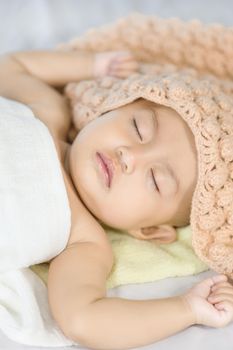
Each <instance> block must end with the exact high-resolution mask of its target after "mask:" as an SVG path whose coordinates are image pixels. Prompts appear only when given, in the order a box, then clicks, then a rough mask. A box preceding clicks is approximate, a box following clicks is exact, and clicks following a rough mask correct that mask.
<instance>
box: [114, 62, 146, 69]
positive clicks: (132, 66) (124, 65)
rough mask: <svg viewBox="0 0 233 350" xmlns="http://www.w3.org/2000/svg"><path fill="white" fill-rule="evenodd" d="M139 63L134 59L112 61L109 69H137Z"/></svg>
mask: <svg viewBox="0 0 233 350" xmlns="http://www.w3.org/2000/svg"><path fill="white" fill-rule="evenodd" d="M138 68H139V64H138V63H137V62H136V61H131V62H117V63H116V62H114V63H112V64H111V65H110V67H109V69H110V70H121V69H133V70H134V69H138Z"/></svg>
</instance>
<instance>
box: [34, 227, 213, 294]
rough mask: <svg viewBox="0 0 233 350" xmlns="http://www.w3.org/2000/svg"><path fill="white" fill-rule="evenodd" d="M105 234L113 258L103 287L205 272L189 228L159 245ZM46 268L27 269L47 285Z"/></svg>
mask: <svg viewBox="0 0 233 350" xmlns="http://www.w3.org/2000/svg"><path fill="white" fill-rule="evenodd" d="M107 234H108V235H109V239H110V241H111V243H112V248H113V252H114V256H115V263H114V265H113V268H112V271H111V273H110V275H109V278H108V280H107V288H113V287H116V286H119V285H122V284H130V283H144V282H153V281H156V280H160V279H163V278H167V277H176V276H187V275H194V274H197V273H200V272H202V271H205V270H208V267H207V266H206V265H205V264H204V263H203V262H201V260H199V259H198V257H197V256H196V255H195V253H194V251H193V248H192V246H191V229H190V226H187V227H185V228H182V229H179V230H177V237H178V239H177V241H176V242H174V243H171V244H161V245H156V244H155V243H151V242H150V241H141V240H137V239H135V238H133V237H131V236H129V235H128V234H125V233H122V232H119V231H113V230H107ZM48 267H49V265H48V264H47V263H44V264H39V265H34V266H31V269H32V270H33V271H34V272H35V273H36V274H37V275H38V276H39V277H40V278H41V279H42V280H43V281H44V282H45V283H47V275H48Z"/></svg>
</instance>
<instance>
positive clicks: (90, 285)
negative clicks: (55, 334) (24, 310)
mask: <svg viewBox="0 0 233 350" xmlns="http://www.w3.org/2000/svg"><path fill="white" fill-rule="evenodd" d="M99 230H100V231H99V232H95V234H94V235H93V237H98V240H95V241H89V242H80V243H74V244H72V245H70V246H69V247H68V248H66V249H65V250H64V251H63V252H62V253H61V254H60V255H59V256H58V257H56V258H55V259H54V260H53V261H52V262H51V264H50V268H49V277H48V291H49V302H50V307H51V310H52V313H53V316H54V318H55V320H56V321H57V323H58V325H59V326H60V328H61V329H62V330H63V332H64V334H65V335H66V336H67V337H69V338H71V339H73V340H74V341H75V342H77V343H79V344H82V345H83V346H86V347H90V348H93V349H101V350H104V349H108V350H110V349H126V348H135V347H139V346H142V345H146V344H150V343H153V342H155V341H158V340H159V339H163V338H165V337H168V336H170V335H172V334H174V333H176V332H179V331H181V330H183V329H185V328H187V327H189V326H190V325H192V324H193V323H194V316H193V313H192V312H191V309H190V307H189V305H188V304H186V301H185V300H184V299H183V298H181V297H179V296H178V297H171V298H166V299H160V300H127V299H122V298H116V297H114V298H112V297H111V298H107V297H106V287H105V285H106V279H107V276H108V274H109V273H110V270H111V268H112V264H113V255H112V250H111V247H110V245H109V243H108V242H107V239H106V234H105V232H104V230H103V231H101V228H100V229H99ZM100 237H102V238H101V239H100Z"/></svg>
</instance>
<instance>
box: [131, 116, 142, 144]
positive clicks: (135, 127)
mask: <svg viewBox="0 0 233 350" xmlns="http://www.w3.org/2000/svg"><path fill="white" fill-rule="evenodd" d="M132 123H133V126H134V129H135V130H136V133H137V135H138V136H139V138H140V140H141V141H142V135H141V134H140V131H139V129H138V125H137V122H136V119H135V118H133V120H132Z"/></svg>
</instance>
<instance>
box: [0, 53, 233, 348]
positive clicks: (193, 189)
mask: <svg viewBox="0 0 233 350" xmlns="http://www.w3.org/2000/svg"><path fill="white" fill-rule="evenodd" d="M138 70H139V64H138V61H137V60H136V59H135V56H134V55H133V54H131V53H130V52H129V51H119V50H113V51H111V52H109V51H106V52H104V51H103V52H101V53H91V52H90V51H84V50H80V51H79V50H74V51H57V52H56V51H50V52H49V51H37V52H17V53H13V54H9V55H5V56H4V57H2V58H1V61H0V76H1V81H0V95H1V96H3V97H4V98H7V99H9V100H8V101H7V102H6V103H7V104H9V106H10V105H11V103H14V102H12V101H11V100H15V101H18V102H20V103H22V104H24V105H26V106H28V107H29V108H30V110H31V111H32V112H33V114H34V115H35V117H36V118H38V119H39V120H40V121H41V122H42V123H43V124H44V125H45V126H46V129H47V130H49V134H50V138H51V140H52V142H53V144H54V146H55V150H56V155H57V158H58V161H59V162H58V163H59V168H60V171H61V172H62V177H63V181H64V187H65V190H66V193H67V198H68V202H69V207H70V213H71V219H70V220H71V222H70V230H69V232H64V236H65V237H66V244H65V246H64V249H63V250H62V251H61V252H60V253H59V254H57V255H56V254H54V255H55V256H52V257H51V259H50V267H49V275H48V295H49V305H50V309H51V312H52V314H53V317H54V319H55V321H56V322H57V324H58V326H59V327H60V329H61V330H62V332H63V333H64V335H65V336H66V337H67V338H69V339H71V340H72V341H74V343H77V344H81V345H84V346H86V347H89V348H93V349H126V348H135V347H139V346H143V345H146V344H150V343H153V342H156V341H158V340H160V339H163V338H165V337H168V336H170V335H172V334H175V333H177V332H179V331H181V330H183V329H185V328H187V327H189V326H191V325H194V324H199V325H205V326H209V327H215V328H219V327H223V326H226V325H227V324H229V323H230V322H232V320H233V286H232V285H231V283H230V282H229V281H228V278H232V277H233V272H232V264H230V262H231V260H230V258H229V259H228V258H227V257H228V256H230V254H231V249H232V241H231V239H232V237H231V235H230V234H229V232H231V233H232V232H233V231H232V227H233V223H232V198H229V193H230V194H232V192H231V190H232V171H233V168H232V162H233V154H232V148H230V146H232V130H233V129H232V127H233V116H232V109H231V110H230V109H229V108H228V107H229V103H231V104H232V100H231V101H230V102H229V100H230V99H229V95H228V93H227V92H225V91H224V90H223V87H222V85H221V84H220V83H218V81H217V80H216V81H214V80H211V79H210V80H207V79H204V78H201V77H199V76H197V75H196V74H195V73H191V72H186V71H182V70H181V71H177V72H172V73H171V72H170V73H166V74H165V73H164V72H163V73H161V74H159V73H157V74H145V73H138ZM94 78H95V80H92V79H94ZM81 80H84V81H82V82H80V83H77V84H76V83H74V84H70V85H68V86H67V88H66V95H67V96H68V97H69V98H70V99H71V103H72V107H73V111H74V115H75V117H74V124H75V126H76V129H77V130H78V132H77V135H74V136H73V137H74V140H73V142H72V144H70V143H69V142H68V133H69V129H70V125H71V111H70V108H69V105H68V101H67V97H64V95H62V94H61V93H60V92H59V90H60V88H62V87H64V86H65V85H66V84H68V83H69V82H71V81H76V82H78V81H81ZM226 90H227V89H226ZM227 103H228V105H227ZM8 110H10V107H9V108H8ZM41 132H42V133H43V131H41ZM43 147H44V146H43V143H41V149H43ZM35 164H37V163H36V155H35ZM34 166H35V165H34ZM39 167H40V164H39V162H38V168H39ZM47 191H48V192H51V193H50V194H51V195H53V193H52V191H53V186H51V189H50V188H47ZM38 215H39V214H38ZM190 220H191V226H192V234H193V238H192V243H193V246H194V248H195V251H196V252H197V254H198V255H199V257H200V258H201V259H202V260H203V261H204V262H206V263H207V264H208V265H209V266H210V267H212V268H213V269H214V270H215V271H216V272H218V274H217V275H215V276H213V277H211V278H208V279H206V280H203V281H202V282H200V283H199V284H197V285H195V286H194V287H193V288H191V289H190V290H188V291H187V292H186V293H185V294H183V295H178V296H175V297H170V298H164V299H151V300H127V299H122V298H107V297H106V279H107V277H108V275H109V273H110V271H111V268H112V266H113V262H114V257H113V252H112V248H111V245H110V243H109V241H108V238H107V235H106V233H105V230H104V225H107V226H110V227H113V228H117V229H120V230H125V231H127V232H128V233H129V234H130V235H132V236H133V237H135V238H136V239H139V240H151V243H170V242H173V241H174V240H175V239H176V228H177V227H182V226H185V225H187V224H189V222H190ZM218 234H219V236H221V237H222V235H223V234H225V236H224V237H225V240H226V242H227V244H225V245H224V244H223V241H221V240H219V241H218V240H217V239H215V238H216V237H217V236H218ZM218 243H219V245H218ZM12 244H13V243H12ZM219 246H220V247H221V249H222V250H221V251H220V248H219ZM220 252H222V254H220ZM224 254H225V255H224ZM223 257H224V259H223ZM229 261H230V262H229ZM38 262H43V259H41V261H37V263H38ZM110 320H111V322H110Z"/></svg>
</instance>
